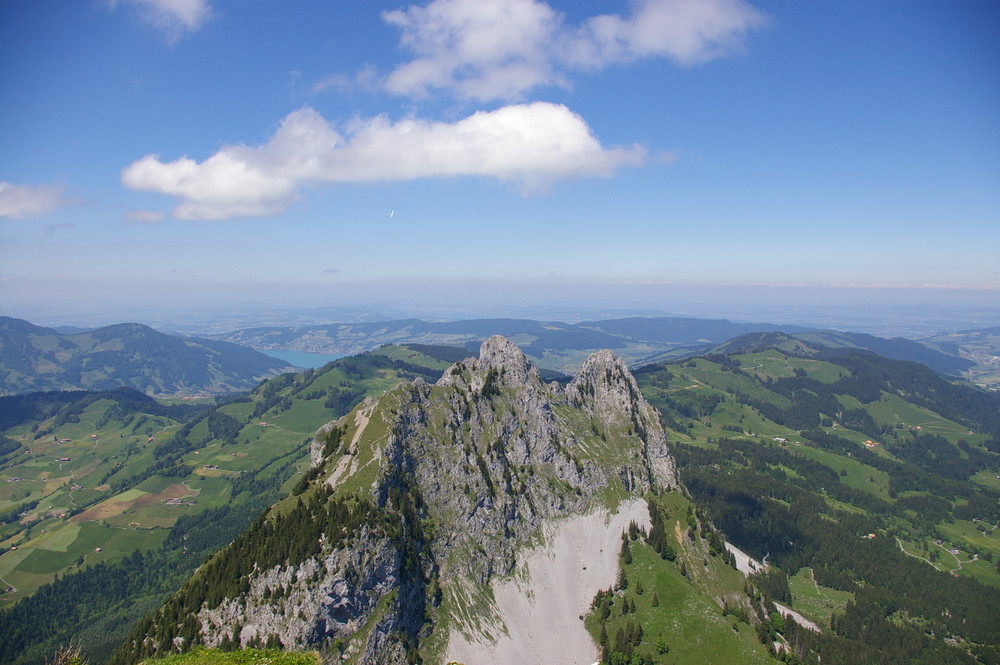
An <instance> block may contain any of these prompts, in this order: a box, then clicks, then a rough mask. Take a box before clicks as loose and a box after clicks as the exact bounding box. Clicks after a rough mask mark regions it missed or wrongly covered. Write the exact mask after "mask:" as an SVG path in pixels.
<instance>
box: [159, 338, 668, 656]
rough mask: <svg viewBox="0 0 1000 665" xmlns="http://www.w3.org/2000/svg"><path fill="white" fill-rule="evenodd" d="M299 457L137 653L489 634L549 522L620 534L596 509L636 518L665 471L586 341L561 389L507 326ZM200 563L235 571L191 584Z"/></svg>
mask: <svg viewBox="0 0 1000 665" xmlns="http://www.w3.org/2000/svg"><path fill="white" fill-rule="evenodd" d="M311 459H312V463H313V468H312V470H311V471H310V473H309V474H308V475H307V478H306V479H305V480H304V481H303V483H302V484H300V486H299V487H298V488H297V489H296V492H295V495H294V496H293V497H291V498H289V499H288V500H286V501H284V502H283V503H281V504H278V505H277V506H275V508H273V509H272V511H271V512H270V513H269V514H268V515H267V516H266V517H265V518H263V519H261V520H258V523H257V524H255V526H254V527H253V529H252V530H251V531H252V533H248V534H245V537H243V538H242V539H238V540H237V541H236V542H234V544H233V545H231V546H230V547H229V548H227V550H224V551H223V552H222V553H220V554H219V555H217V556H216V558H215V559H213V561H211V562H210V563H209V564H206V566H205V567H203V569H202V570H201V571H200V573H199V574H200V576H201V578H202V579H201V580H200V581H199V579H198V577H197V576H196V578H195V579H194V580H192V582H191V583H189V585H188V587H187V593H188V596H185V597H183V599H182V600H175V601H173V602H174V608H173V609H171V607H170V605H169V604H168V606H167V607H166V608H165V609H164V610H162V611H161V615H163V613H164V612H166V613H168V614H169V613H171V612H172V613H173V615H172V616H173V617H174V618H173V619H171V620H167V619H164V620H162V621H158V622H157V623H156V626H157V628H156V630H155V631H153V634H151V635H149V636H148V638H147V644H146V649H145V651H146V652H152V651H155V650H160V649H163V648H170V647H171V646H173V647H177V648H186V647H187V646H188V645H190V644H191V643H197V642H203V643H206V644H209V645H213V646H219V645H227V644H242V645H249V644H266V643H271V644H280V645H283V646H285V647H296V648H301V647H310V648H315V647H317V646H319V647H320V648H324V649H328V650H330V651H331V652H335V653H336V654H338V655H339V656H340V657H342V658H343V659H345V660H348V661H351V662H357V663H373V664H374V663H407V662H416V661H417V660H418V659H421V658H423V659H424V661H425V662H435V661H439V660H441V659H442V658H443V657H444V655H445V653H446V652H447V651H448V648H449V647H448V642H449V640H450V641H452V643H453V644H454V643H455V642H464V643H466V644H476V643H481V644H493V643H496V642H497V640H499V639H500V638H501V637H503V636H505V635H507V636H509V635H510V634H511V628H512V627H511V626H510V625H509V621H510V617H509V616H508V615H505V614H504V611H503V610H502V608H501V607H500V605H499V604H498V602H497V596H496V592H495V590H496V589H498V588H499V587H497V586H496V585H497V584H498V583H499V582H500V581H501V580H510V579H515V578H517V577H518V575H522V574H525V575H526V574H527V573H525V571H524V570H519V569H518V562H519V560H521V559H524V555H525V553H526V552H527V551H528V550H529V549H530V548H531V547H535V548H538V547H539V546H544V545H545V543H546V541H551V540H558V538H559V537H560V536H558V533H557V532H556V531H553V530H552V528H550V527H551V525H553V524H557V523H559V521H560V519H562V518H569V517H572V516H584V515H592V516H596V518H595V520H596V521H595V520H591V522H588V524H590V523H593V524H594V525H598V526H595V527H592V528H597V529H598V531H600V530H601V529H604V530H607V531H608V532H609V533H611V532H614V529H617V532H614V533H613V536H614V537H617V535H618V533H620V529H621V527H620V525H618V524H617V523H616V524H615V526H614V527H613V528H612V527H611V526H606V527H601V526H600V525H608V524H609V523H608V521H607V520H605V519H604V518H602V517H601V516H602V515H606V516H609V515H610V514H611V513H613V512H615V511H616V509H617V508H618V506H619V504H621V503H622V502H628V504H629V506H631V507H630V509H629V510H630V511H631V513H629V514H632V513H635V514H637V515H641V514H642V513H643V510H639V511H638V512H636V505H639V506H644V504H642V503H641V497H643V496H644V495H645V493H647V492H648V491H650V490H667V489H670V488H672V487H674V486H676V484H677V479H676V473H675V470H674V466H673V461H672V459H671V457H670V455H669V451H668V449H667V442H666V438H665V436H664V433H663V429H662V427H661V425H660V422H659V419H658V415H657V413H656V412H655V410H654V409H653V408H652V407H651V406H650V405H649V404H648V403H647V402H646V401H645V400H644V399H643V397H642V395H641V394H640V393H639V390H638V388H637V386H636V383H635V380H634V379H633V377H632V376H631V374H630V373H629V372H628V370H627V368H626V367H625V365H624V364H623V363H622V362H621V361H620V360H618V359H617V358H615V357H614V356H613V355H612V354H611V353H610V352H607V351H604V352H600V353H597V354H594V355H593V356H591V357H590V358H589V359H588V360H587V362H586V363H585V364H584V366H583V368H582V369H581V370H580V372H579V374H578V376H577V377H576V378H575V379H574V380H573V381H572V382H570V383H569V385H568V386H566V387H565V388H563V387H562V386H560V385H558V384H555V383H551V384H545V383H543V382H542V381H541V379H540V377H539V374H538V371H537V369H536V368H534V367H533V366H531V365H530V364H529V363H528V362H527V360H526V359H525V357H524V355H523V354H522V353H521V351H520V350H518V348H517V347H516V346H515V345H514V344H513V343H512V342H510V341H509V340H507V339H505V338H503V337H493V338H490V339H489V340H487V341H486V342H485V343H484V344H483V345H482V349H481V352H480V356H479V358H470V359H467V360H465V361H463V362H460V363H457V364H455V365H453V366H452V367H451V368H450V369H448V370H447V371H445V373H444V375H443V376H442V378H441V379H440V380H439V381H438V382H437V383H436V384H435V385H433V386H432V385H428V384H427V383H424V382H423V381H420V380H417V381H416V382H414V383H409V384H403V385H400V386H397V387H396V388H395V389H393V390H390V391H388V392H387V393H385V394H383V395H382V396H381V397H380V398H378V399H371V400H367V401H366V402H364V403H362V404H361V405H359V406H358V407H357V408H356V409H355V410H354V411H353V412H352V413H351V414H349V415H347V416H345V417H344V418H343V419H341V420H340V421H338V422H335V423H330V424H328V425H326V426H324V427H322V428H321V429H320V430H319V431H318V432H317V434H316V437H315V439H314V441H313V443H312V449H311ZM636 498H639V499H640V504H635V499H636ZM621 514H622V515H625V513H624V512H622V513H621ZM608 519H610V517H609V518H608ZM630 519H631V518H630ZM547 525H548V526H547ZM283 539H284V540H283ZM608 542H614V538H612V540H611V541H608ZM595 543H596V541H595ZM596 547H597V545H596V544H595V548H596ZM601 551H602V552H603V547H602V548H601ZM605 558H606V557H605ZM616 561H617V559H616V558H614V562H616ZM614 562H613V563H614ZM583 568H584V569H586V566H584V567H583ZM212 575H216V576H217V575H229V576H230V577H232V578H233V580H234V581H233V582H232V583H230V584H229V585H228V586H225V587H224V589H225V590H224V591H218V592H208V591H205V592H199V591H198V588H199V585H201V587H210V586H212V585H213V581H212V579H211V576H212ZM602 583H603V582H602ZM574 588H575V587H574ZM527 592H529V593H530V589H528V590H527ZM505 593H506V592H505ZM590 593H591V594H592V592H590ZM199 594H200V595H199ZM182 595H183V590H182ZM185 611H186V612H187V614H186V615H185V614H184V612H185ZM565 618H566V619H571V620H573V621H576V622H578V619H577V617H576V614H575V613H574V614H573V616H571V617H565ZM161 626H162V628H161ZM491 662H493V661H491ZM496 662H502V658H501V659H500V660H498V661H496Z"/></svg>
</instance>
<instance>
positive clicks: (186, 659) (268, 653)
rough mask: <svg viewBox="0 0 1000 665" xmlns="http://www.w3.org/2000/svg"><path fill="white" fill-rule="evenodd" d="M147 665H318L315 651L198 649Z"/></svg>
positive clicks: (155, 660) (147, 662)
mask: <svg viewBox="0 0 1000 665" xmlns="http://www.w3.org/2000/svg"><path fill="white" fill-rule="evenodd" d="M143 662H144V663H146V664H147V665H319V662H320V660H319V654H317V653H316V652H315V651H305V652H303V651H281V650H280V649H240V650H239V651H219V650H218V649H205V648H199V649H195V650H194V651H190V652H188V653H182V654H176V655H173V656H166V657H164V658H153V659H150V660H146V661H143Z"/></svg>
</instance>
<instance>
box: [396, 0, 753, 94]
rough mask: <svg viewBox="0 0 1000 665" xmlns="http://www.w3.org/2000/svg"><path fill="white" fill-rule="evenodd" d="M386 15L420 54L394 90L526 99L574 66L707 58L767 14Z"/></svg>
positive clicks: (421, 9)
mask: <svg viewBox="0 0 1000 665" xmlns="http://www.w3.org/2000/svg"><path fill="white" fill-rule="evenodd" d="M382 17H383V20H385V21H386V22H387V23H389V24H390V25H394V26H396V27H398V28H400V29H401V31H402V36H401V39H400V42H401V44H402V46H404V47H405V48H407V49H409V50H410V51H412V52H413V53H414V54H415V55H416V58H415V59H414V60H411V61H410V62H407V63H405V64H402V65H400V66H399V67H397V68H396V69H395V70H393V71H392V72H391V73H390V74H389V75H388V77H387V78H386V81H385V86H386V89H387V90H389V91H390V92H392V93H396V94H402V95H411V96H416V97H420V96H424V95H427V94H429V93H430V92H431V91H432V90H434V89H444V90H450V91H452V92H453V93H454V94H455V95H456V96H458V97H461V98H465V99H473V100H490V99H519V98H521V97H522V96H523V95H524V93H526V92H527V91H529V90H531V89H533V88H536V87H540V86H548V85H561V86H565V85H566V84H567V83H566V82H567V78H566V75H567V73H568V72H569V71H572V70H576V69H599V68H602V67H605V66H607V65H609V64H612V63H617V62H628V61H631V60H637V59H640V58H648V57H662V58H669V59H671V60H673V61H674V62H677V63H679V64H682V65H690V64H694V63H698V62H704V61H706V60H711V59H713V58H717V57H722V56H725V55H728V54H729V53H732V52H734V51H738V50H739V49H740V48H742V40H743V37H744V35H745V34H746V32H747V31H749V30H750V29H752V28H755V27H759V26H760V25H762V24H763V23H764V22H765V18H764V15H763V14H762V13H761V12H760V11H758V10H757V9H755V8H754V7H752V6H751V5H749V4H747V3H746V2H745V1H744V0H636V1H635V2H634V3H633V6H632V12H631V13H630V14H629V15H628V16H621V15H617V14H609V15H602V16H595V17H592V18H590V19H588V20H587V21H585V22H584V23H582V24H580V25H578V26H569V25H566V24H565V21H564V17H563V16H562V15H561V14H559V13H557V12H556V11H555V10H553V9H552V8H551V7H550V6H549V5H548V4H546V3H545V2H541V1H540V0H433V1H432V2H430V3H429V4H427V5H425V6H410V7H408V8H406V9H405V10H402V9H401V10H396V11H392V12H384V13H383V14H382Z"/></svg>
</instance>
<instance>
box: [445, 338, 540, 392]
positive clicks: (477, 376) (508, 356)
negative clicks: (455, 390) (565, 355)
mask: <svg viewBox="0 0 1000 665" xmlns="http://www.w3.org/2000/svg"><path fill="white" fill-rule="evenodd" d="M470 370H471V371H470ZM456 381H458V382H467V383H468V385H469V386H470V387H471V388H472V389H473V390H475V391H480V390H482V389H483V388H484V386H486V385H487V384H488V383H489V382H492V381H499V382H501V383H504V384H507V385H511V386H522V387H523V386H530V387H532V388H538V387H540V385H541V378H540V377H539V374H538V369H537V368H535V367H534V365H532V364H531V363H529V362H528V358H527V357H526V356H525V355H524V353H523V352H522V351H521V349H519V348H517V345H516V344H514V342H512V341H510V340H509V339H507V338H506V337H504V336H503V335H494V336H492V337H490V338H489V339H487V340H486V341H485V342H483V344H482V346H480V348H479V358H471V359H467V360H464V361H462V362H460V363H456V364H455V365H453V366H452V367H451V368H450V369H449V370H447V371H446V372H445V373H444V375H443V376H442V377H441V379H440V380H438V385H442V386H449V385H455V384H456Z"/></svg>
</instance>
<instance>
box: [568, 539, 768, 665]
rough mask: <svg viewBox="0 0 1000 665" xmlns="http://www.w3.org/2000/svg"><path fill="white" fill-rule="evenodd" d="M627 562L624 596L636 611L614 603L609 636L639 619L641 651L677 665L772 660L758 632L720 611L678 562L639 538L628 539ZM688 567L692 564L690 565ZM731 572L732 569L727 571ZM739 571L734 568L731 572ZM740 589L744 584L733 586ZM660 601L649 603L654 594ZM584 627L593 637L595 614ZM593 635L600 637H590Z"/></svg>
mask: <svg viewBox="0 0 1000 665" xmlns="http://www.w3.org/2000/svg"><path fill="white" fill-rule="evenodd" d="M631 549H632V557H633V561H632V563H631V564H627V565H624V566H623V570H624V572H625V574H626V576H627V577H628V579H629V588H628V589H627V590H625V591H624V592H619V593H620V594H624V595H626V596H627V597H628V598H629V600H630V601H631V602H634V603H635V605H636V610H637V611H636V613H635V614H627V615H625V616H616V615H618V611H617V607H618V605H620V600H618V602H617V603H616V605H615V610H613V611H612V615H611V618H610V619H609V621H608V623H607V633H608V635H609V637H610V638H611V639H612V640H613V638H614V635H615V633H616V631H617V630H619V629H621V628H623V627H624V626H625V624H626V623H627V621H629V620H632V621H633V622H635V621H639V618H638V617H642V620H641V622H640V623H641V624H642V628H643V641H642V644H641V645H640V646H639V647H638V648H639V649H640V650H642V651H645V652H647V653H650V654H653V655H654V658H659V659H661V660H658V661H655V662H669V663H672V664H676V665H685V664H688V663H690V664H691V665H695V664H697V665H702V664H703V663H761V664H763V663H773V662H774V661H773V660H772V659H771V658H770V657H769V656H768V654H767V652H766V650H765V648H764V647H763V646H762V645H761V644H760V643H759V642H758V641H757V638H756V633H755V632H754V630H753V629H751V628H750V627H749V626H748V625H746V624H743V623H740V622H738V621H737V620H736V619H735V618H734V617H732V616H730V617H726V616H723V614H722V609H721V608H720V607H719V605H717V604H716V602H715V601H714V600H713V599H712V598H711V597H710V596H709V595H708V594H706V593H704V592H702V591H700V590H699V588H698V587H696V586H695V585H693V584H692V583H691V582H689V581H688V579H687V578H685V577H684V576H682V575H681V573H680V567H679V562H680V559H678V562H677V563H668V562H664V561H663V560H662V559H660V557H659V555H658V554H656V553H655V552H654V551H653V550H652V548H650V547H649V546H648V545H645V544H644V543H642V542H641V541H638V542H635V543H632V548H631ZM689 565H692V566H693V565H695V564H694V563H692V564H689ZM730 570H731V569H730ZM731 572H733V573H734V574H736V575H738V573H736V571H732V570H731ZM640 582H641V584H642V587H643V593H642V594H641V595H639V594H637V593H636V592H635V590H636V584H637V583H640ZM736 589H737V590H739V591H738V592H740V593H741V592H742V591H741V590H742V582H739V583H738V584H737V585H736ZM654 595H655V596H656V597H657V599H658V601H659V606H658V607H653V596H654ZM587 626H588V628H589V629H590V630H591V634H592V635H593V634H594V633H595V632H596V631H597V626H598V622H597V617H596V616H595V615H590V616H588V617H587ZM661 634H662V635H663V636H664V638H665V640H666V643H667V646H668V647H669V652H668V653H667V654H665V655H663V656H660V655H657V652H656V649H655V648H654V643H655V640H656V639H657V637H658V636H660V635H661ZM594 637H595V639H596V638H597V637H598V636H597V635H594Z"/></svg>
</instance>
